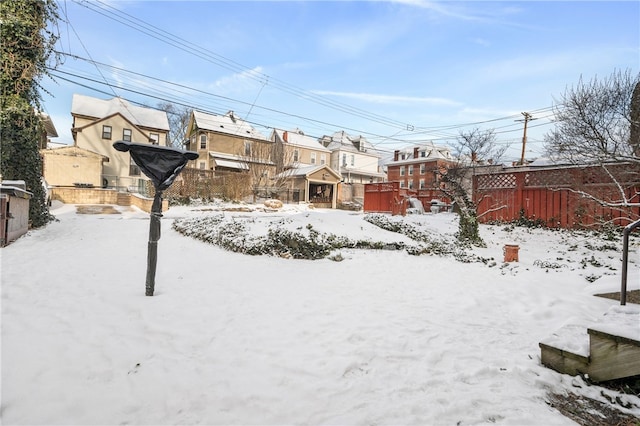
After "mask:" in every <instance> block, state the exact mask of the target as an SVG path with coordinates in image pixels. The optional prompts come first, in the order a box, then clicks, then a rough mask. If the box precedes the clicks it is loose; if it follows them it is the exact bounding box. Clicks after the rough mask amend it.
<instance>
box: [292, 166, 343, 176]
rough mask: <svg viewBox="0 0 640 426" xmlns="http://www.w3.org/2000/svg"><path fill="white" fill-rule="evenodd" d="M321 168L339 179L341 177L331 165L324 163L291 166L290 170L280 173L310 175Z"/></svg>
mask: <svg viewBox="0 0 640 426" xmlns="http://www.w3.org/2000/svg"><path fill="white" fill-rule="evenodd" d="M322 169H325V170H327V171H328V172H329V173H331V174H332V175H333V176H334V177H335V178H336V179H340V178H341V177H342V176H340V174H338V173H336V171H335V170H333V169H332V168H331V167H329V166H327V165H326V164H320V165H317V164H313V165H301V166H297V167H293V168H292V169H291V170H288V171H286V172H284V173H281V175H286V176H288V177H294V176H310V175H312V174H313V173H315V172H317V171H318V170H322Z"/></svg>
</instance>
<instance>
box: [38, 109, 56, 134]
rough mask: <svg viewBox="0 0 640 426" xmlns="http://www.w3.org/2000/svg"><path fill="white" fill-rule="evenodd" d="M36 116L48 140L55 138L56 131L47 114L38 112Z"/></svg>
mask: <svg viewBox="0 0 640 426" xmlns="http://www.w3.org/2000/svg"><path fill="white" fill-rule="evenodd" d="M38 115H39V116H40V119H41V120H42V124H43V125H44V131H45V132H46V133H47V136H48V137H50V138H57V137H58V131H57V130H56V126H54V124H53V120H51V117H50V116H49V115H48V114H45V113H44V112H39V113H38Z"/></svg>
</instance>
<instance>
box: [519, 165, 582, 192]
mask: <svg viewBox="0 0 640 426" xmlns="http://www.w3.org/2000/svg"><path fill="white" fill-rule="evenodd" d="M573 184H575V174H574V173H573V172H572V171H571V170H568V169H556V170H541V171H537V172H528V173H526V175H525V178H524V185H525V186H535V187H545V188H546V187H552V186H553V187H559V186H571V185H573Z"/></svg>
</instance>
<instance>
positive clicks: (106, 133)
mask: <svg viewBox="0 0 640 426" xmlns="http://www.w3.org/2000/svg"><path fill="white" fill-rule="evenodd" d="M102 139H111V126H102Z"/></svg>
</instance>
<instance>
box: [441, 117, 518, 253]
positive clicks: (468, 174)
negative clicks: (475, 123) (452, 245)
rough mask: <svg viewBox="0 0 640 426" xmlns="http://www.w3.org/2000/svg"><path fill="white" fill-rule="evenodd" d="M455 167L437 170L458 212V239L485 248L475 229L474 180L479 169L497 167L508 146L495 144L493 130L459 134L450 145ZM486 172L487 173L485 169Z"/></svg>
mask: <svg viewBox="0 0 640 426" xmlns="http://www.w3.org/2000/svg"><path fill="white" fill-rule="evenodd" d="M452 148H453V152H454V156H455V157H456V158H457V161H456V163H455V164H453V165H452V166H450V167H449V168H447V169H444V168H443V169H441V170H440V171H439V175H440V179H441V182H442V183H443V185H442V186H441V188H440V189H441V191H442V192H443V193H444V194H445V195H446V196H448V197H449V198H451V199H452V200H453V201H454V202H455V203H456V204H457V206H458V208H459V210H460V220H459V223H458V240H459V241H462V242H468V243H471V244H474V245H477V246H484V241H483V240H482V238H481V237H480V234H479V227H478V203H479V200H476V201H474V199H473V177H474V176H475V175H476V174H477V172H478V169H479V168H483V169H486V168H487V167H496V166H494V165H495V164H497V163H498V161H499V160H500V157H502V155H503V154H504V152H505V151H506V150H507V148H508V145H502V146H500V145H498V144H497V142H496V137H495V133H494V132H493V130H480V129H478V128H475V129H473V130H471V131H468V132H464V131H461V132H460V134H459V136H458V139H457V140H456V142H455V143H454V144H453V146H452ZM485 171H486V170H485Z"/></svg>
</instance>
